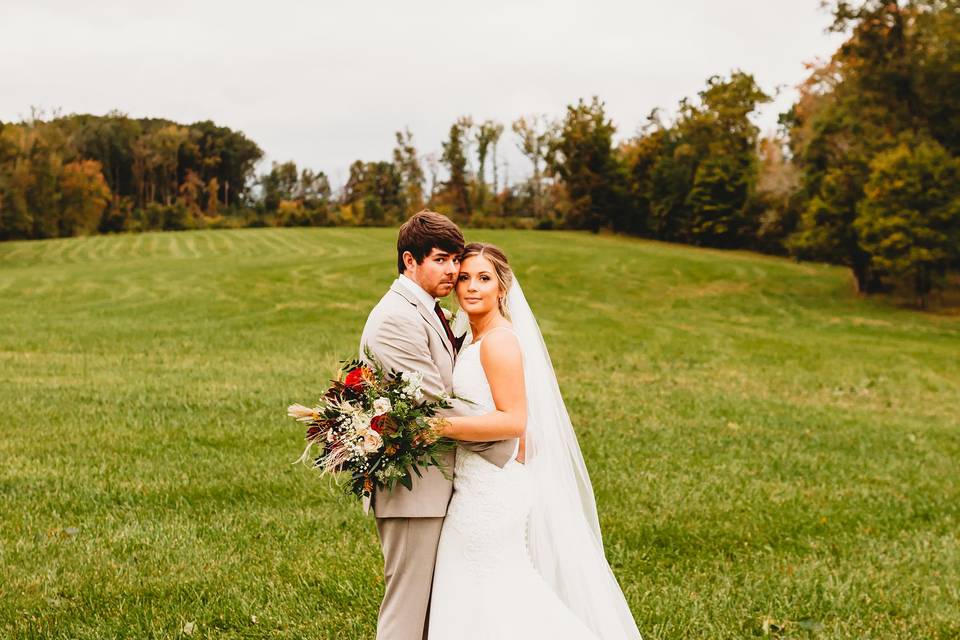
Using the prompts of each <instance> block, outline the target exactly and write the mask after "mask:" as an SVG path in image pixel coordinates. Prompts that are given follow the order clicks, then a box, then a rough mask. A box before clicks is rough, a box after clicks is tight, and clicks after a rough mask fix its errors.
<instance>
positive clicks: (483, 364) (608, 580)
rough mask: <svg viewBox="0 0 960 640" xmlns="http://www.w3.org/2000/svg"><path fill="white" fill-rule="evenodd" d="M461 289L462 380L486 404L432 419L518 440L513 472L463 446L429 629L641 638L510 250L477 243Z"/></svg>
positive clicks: (583, 639)
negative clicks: (467, 331)
mask: <svg viewBox="0 0 960 640" xmlns="http://www.w3.org/2000/svg"><path fill="white" fill-rule="evenodd" d="M456 292H457V297H458V298H459V301H460V306H461V309H462V310H463V311H465V312H466V313H467V314H468V315H469V320H470V327H471V333H472V336H473V339H472V341H471V342H470V343H469V344H468V345H467V346H465V347H464V348H463V349H462V350H461V352H460V354H459V355H458V357H457V362H456V366H455V369H454V372H453V388H454V393H455V394H456V395H457V396H458V397H461V398H467V399H469V400H471V401H472V402H473V403H474V409H475V410H474V412H473V414H472V415H467V416H457V417H452V418H436V419H435V423H434V425H435V427H436V428H437V430H438V431H439V433H440V434H441V435H444V436H447V437H450V438H454V439H456V440H477V441H488V440H497V439H509V438H518V443H517V446H516V448H515V452H516V453H515V458H514V459H513V460H511V461H510V462H508V463H507V465H506V466H505V467H503V468H502V469H500V468H499V467H497V466H495V465H493V464H491V463H489V462H487V461H486V460H484V459H483V458H481V457H480V456H478V455H477V454H475V453H473V452H471V451H468V450H466V449H463V448H460V449H458V451H457V456H456V467H455V469H454V481H453V482H454V493H453V497H452V498H451V501H450V505H449V507H448V509H447V516H446V519H445V520H444V522H443V530H442V532H441V534H440V543H439V548H438V551H437V562H436V567H435V569H434V577H433V587H432V595H431V604H430V623H429V637H430V640H448V639H450V640H453V639H457V640H463V639H471V638H476V639H481V638H482V639H484V640H490V639H498V640H506V639H509V638H518V639H519V638H523V639H531V638H550V639H551V640H553V639H558V640H562V639H569V640H620V639H628V638H629V639H639V638H640V632H639V631H638V630H637V626H636V624H635V623H634V620H633V616H632V614H631V613H630V609H629V608H628V606H627V603H626V600H625V599H624V596H623V593H622V591H621V590H620V587H619V585H618V584H617V581H616V578H615V577H614V575H613V572H612V571H611V570H610V567H609V565H608V564H607V561H606V558H605V557H604V553H603V543H602V541H601V537H600V525H599V521H598V519H597V510H596V503H595V501H594V497H593V489H592V488H591V485H590V479H589V477H588V475H587V470H586V467H585V466H584V462H583V456H582V455H581V453H580V447H579V445H578V444H577V439H576V435H575V434H574V432H573V427H572V426H571V424H570V418H569V416H568V414H567V410H566V407H565V405H564V403H563V398H562V397H561V395H560V389H559V387H558V385H557V380H556V376H555V375H554V372H553V365H552V364H551V362H550V356H549V354H548V353H547V349H546V346H545V345H544V342H543V337H542V336H541V334H540V329H539V328H538V326H537V323H536V320H535V319H534V317H533V313H532V311H531V310H530V307H529V306H528V305H527V302H526V299H525V298H524V296H523V292H522V291H521V289H520V285H519V283H518V282H517V281H516V278H515V277H514V275H513V272H512V270H511V269H510V266H509V264H508V263H507V258H506V256H505V255H504V254H503V252H502V251H500V250H499V249H498V248H497V247H495V246H493V245H489V244H481V243H473V244H469V245H467V246H466V248H465V249H464V253H463V255H462V256H461V262H460V274H459V277H458V281H457V283H456ZM462 315H463V314H462V313H461V316H462Z"/></svg>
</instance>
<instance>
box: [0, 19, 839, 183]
mask: <svg viewBox="0 0 960 640" xmlns="http://www.w3.org/2000/svg"><path fill="white" fill-rule="evenodd" d="M819 4H820V2H819V0H728V1H726V2H717V1H716V0H672V1H668V0H661V1H657V2H653V1H650V0H622V1H619V2H614V1H610V0H590V1H572V0H552V1H550V2H528V1H525V0H485V1H484V2H477V1H474V2H470V3H464V2H456V1H453V0H437V1H433V0H406V1H393V2H388V1H382V2H372V1H356V0H353V1H351V0H338V1H336V2H328V1H325V0H314V1H295V0H269V1H267V2H262V1H261V2H256V3H253V2H245V1H244V0H231V1H229V2H228V1H221V0H208V1H202V0H197V1H194V2H181V1H179V0H174V1H170V0H168V1H165V2H158V1H156V0H153V1H151V2H138V1H134V0H125V1H110V0H90V1H86V2H76V1H75V0H73V1H65V0H2V2H0V120H3V121H8V122H9V121H13V120H19V119H21V118H23V117H24V116H26V115H28V114H29V112H30V107H31V106H37V107H41V108H44V109H46V110H47V111H48V112H49V111H50V110H52V109H55V108H59V109H60V110H61V111H62V112H63V113H64V114H67V113H94V114H104V113H106V112H107V111H109V110H111V109H119V110H121V111H123V112H125V113H127V114H129V115H131V116H133V117H144V116H153V117H165V118H170V119H172V120H176V121H179V122H183V123H189V122H194V121H197V120H206V119H211V120H213V121H215V122H216V123H217V124H220V125H225V126H228V127H230V128H232V129H235V130H240V131H243V132H244V133H245V134H246V135H247V136H249V137H250V138H252V139H253V140H254V141H256V142H257V143H258V144H259V145H260V147H261V148H262V149H263V150H264V151H265V153H266V155H267V159H268V160H287V159H292V160H295V161H296V162H297V163H298V165H300V166H308V167H311V168H313V169H317V170H323V171H325V172H327V174H328V175H330V177H331V179H332V182H334V184H335V185H337V184H341V183H342V182H343V180H344V179H345V176H346V171H347V167H348V166H349V164H350V163H351V162H352V161H353V160H355V159H357V158H362V159H364V160H381V159H388V158H389V157H390V152H391V149H392V148H393V144H394V136H393V133H394V131H396V130H398V129H402V128H404V127H409V128H410V129H411V130H412V132H413V134H414V140H415V143H416V144H417V147H418V150H419V151H420V152H421V153H427V152H431V151H437V152H438V151H439V150H440V143H441V140H443V139H444V137H445V136H446V134H447V132H448V130H449V127H450V124H451V123H452V122H453V121H454V120H455V119H456V118H457V117H458V116H460V115H464V114H469V115H472V116H473V117H474V119H475V120H482V119H486V118H493V119H495V120H499V121H501V122H503V123H505V124H506V125H507V130H508V131H509V123H510V122H511V121H512V120H514V119H516V118H517V117H518V116H520V115H523V114H529V113H545V114H548V115H550V116H559V115H561V114H562V113H563V110H564V108H565V106H566V105H567V104H569V103H571V102H575V101H576V100H577V99H578V98H580V97H585V98H589V97H590V96H591V95H594V94H596V95H598V96H600V98H601V99H603V100H604V101H605V102H606V105H607V110H608V114H609V115H610V116H611V117H612V119H613V121H614V123H615V124H616V125H617V128H618V132H619V134H618V135H619V138H621V139H622V138H624V137H628V136H630V135H631V134H632V133H633V132H635V131H636V129H637V128H638V127H639V126H640V125H641V124H643V122H644V121H645V118H646V115H647V114H648V113H649V112H650V110H651V109H652V108H654V107H657V106H660V107H663V108H665V109H666V110H667V112H668V113H670V114H672V113H674V111H675V107H676V104H677V101H678V100H679V99H680V98H682V97H683V96H695V95H696V93H697V91H699V90H700V89H701V88H702V87H703V86H704V82H705V80H706V78H708V77H709V76H711V75H713V74H724V75H725V74H728V73H729V72H730V71H731V70H733V69H742V70H744V71H747V72H750V73H753V74H754V75H755V77H756V78H757V81H758V82H759V83H760V85H761V87H762V88H763V89H764V90H766V91H767V92H768V93H773V92H774V91H776V90H777V88H778V87H781V88H782V91H781V94H780V96H779V97H778V98H777V100H776V101H775V102H774V103H772V104H771V105H769V106H767V107H765V108H764V110H763V112H762V113H760V114H759V116H758V118H757V120H758V123H759V124H760V125H761V127H762V128H763V129H764V130H768V129H770V130H772V129H773V128H774V127H775V125H776V120H777V114H778V113H779V112H781V111H784V110H786V109H787V108H788V107H789V105H790V103H791V102H792V99H793V97H794V96H795V95H796V94H795V90H794V86H795V85H796V84H797V83H798V82H799V81H801V80H802V79H803V77H804V76H805V71H804V66H803V63H804V62H807V61H812V60H814V59H816V58H818V57H821V58H825V57H828V56H829V55H830V54H831V53H832V52H833V51H834V50H835V49H836V47H837V46H838V45H839V43H840V41H841V39H842V38H841V37H839V36H838V35H836V34H826V33H825V32H824V29H825V27H826V26H827V25H828V24H829V22H830V19H829V16H828V15H827V13H825V12H824V11H823V10H822V9H820V8H819ZM500 146H501V153H500V155H501V156H502V157H503V158H504V159H505V160H506V161H507V163H508V164H509V169H508V170H509V174H510V178H511V179H517V178H519V177H521V176H522V175H525V174H526V173H528V167H527V166H526V161H524V160H523V158H522V157H521V156H519V154H518V153H517V152H516V150H515V148H514V137H513V135H512V134H511V133H505V134H504V140H503V142H501V145H500Z"/></svg>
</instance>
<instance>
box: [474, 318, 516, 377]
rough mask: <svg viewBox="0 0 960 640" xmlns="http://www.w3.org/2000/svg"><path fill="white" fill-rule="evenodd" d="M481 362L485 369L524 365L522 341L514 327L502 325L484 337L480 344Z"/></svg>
mask: <svg viewBox="0 0 960 640" xmlns="http://www.w3.org/2000/svg"><path fill="white" fill-rule="evenodd" d="M480 362H481V363H482V364H483V366H484V368H489V367H495V368H500V367H516V366H520V365H521V364H522V362H521V353H520V341H519V340H518V339H517V335H516V334H515V333H514V332H513V328H512V327H510V326H508V325H502V326H499V327H496V328H494V329H491V330H490V331H488V332H487V335H485V336H483V340H482V341H481V342H480Z"/></svg>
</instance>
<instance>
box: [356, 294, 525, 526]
mask: <svg viewBox="0 0 960 640" xmlns="http://www.w3.org/2000/svg"><path fill="white" fill-rule="evenodd" d="M414 286H416V285H414ZM365 347H369V348H370V350H371V351H372V352H373V355H374V356H376V358H377V359H378V360H379V361H380V362H381V363H382V364H383V365H384V366H385V367H386V368H387V369H388V370H389V369H393V370H395V371H401V372H408V373H413V372H420V373H422V374H423V385H422V389H423V393H424V395H425V396H426V397H427V398H428V399H431V400H436V399H437V398H439V397H441V396H442V395H448V396H449V395H451V394H452V393H453V364H454V361H455V359H456V354H455V352H454V348H453V345H451V344H450V341H449V340H448V339H447V336H446V335H445V332H444V330H443V328H442V325H441V324H440V322H439V319H438V318H437V316H436V313H435V311H434V310H433V309H432V308H429V309H428V308H427V306H426V305H425V304H424V302H423V301H421V300H420V299H418V296H417V295H415V294H413V293H412V292H411V291H410V290H409V289H408V287H406V286H405V285H404V284H401V282H400V280H399V279H398V280H396V281H394V283H393V284H392V285H391V287H390V290H389V291H387V293H386V295H384V296H383V298H382V299H381V300H380V302H379V303H378V304H377V306H376V307H374V308H373V310H372V311H371V312H370V315H369V317H368V318H367V323H366V325H365V326H364V328H363V334H362V336H361V338H360V358H361V359H362V360H366V359H367V358H366V354H365ZM452 404H453V407H452V408H451V409H447V410H443V411H441V412H440V413H441V415H463V414H466V413H470V409H469V407H468V406H467V405H465V404H464V403H461V402H459V401H457V400H453V402H452ZM459 444H460V446H462V447H465V448H467V449H470V450H471V451H475V452H477V453H478V454H479V455H481V456H483V457H484V458H485V459H486V460H488V461H489V462H491V463H493V464H495V465H497V466H498V467H503V466H504V465H505V464H506V463H507V462H508V461H509V460H510V458H511V457H513V453H514V450H515V444H516V440H499V441H495V442H460V443H459ZM454 456H455V454H454V452H450V453H449V454H448V455H447V458H446V459H445V461H444V462H445V463H446V464H447V469H448V473H450V474H452V473H453V465H454ZM452 493H453V483H452V481H451V480H449V479H447V478H445V477H444V476H443V473H442V472H441V471H440V470H439V469H437V468H436V467H430V468H428V469H425V470H423V477H422V478H420V477H417V476H416V474H414V476H413V489H412V490H409V489H407V488H406V487H403V486H401V485H399V484H398V485H397V486H396V488H394V489H393V490H392V491H377V492H376V493H375V495H374V497H373V500H372V503H373V512H374V515H375V516H376V517H377V518H436V517H443V516H445V515H446V513H447V504H448V503H449V502H450V496H451V494H452ZM364 507H365V508H367V507H368V505H367V504H365V505H364Z"/></svg>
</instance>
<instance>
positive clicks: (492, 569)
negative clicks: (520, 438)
mask: <svg viewBox="0 0 960 640" xmlns="http://www.w3.org/2000/svg"><path fill="white" fill-rule="evenodd" d="M505 329H506V328H505ZM506 330H509V329H506ZM482 342H483V338H481V339H480V341H478V342H476V343H471V344H469V345H468V346H466V347H465V348H464V349H463V350H462V351H461V352H460V354H459V356H458V357H457V363H456V367H455V368H454V371H453V390H454V393H455V394H456V395H457V396H459V397H462V398H468V399H470V400H472V401H473V402H475V403H476V405H477V407H476V409H477V410H478V411H480V412H481V413H489V412H491V411H494V410H495V408H496V407H495V405H494V402H493V397H492V395H491V392H490V386H489V384H488V383H487V377H486V374H485V373H484V370H483V366H482V365H481V363H480V344H481V343H482ZM456 460H457V461H456V467H455V469H454V479H453V486H454V492H453V497H452V498H451V500H450V506H449V508H448V509H447V516H446V519H445V520H444V523H443V531H442V533H441V534H440V544H439V547H438V550H437V564H436V569H435V571H434V578H433V593H432V597H431V604H430V623H429V629H430V631H429V638H430V640H469V639H472V638H476V639H478V640H479V639H483V640H509V639H510V638H517V639H520V638H523V639H524V640H531V639H536V638H544V639H547V638H549V639H551V640H565V639H566V640H597V636H596V635H595V634H594V633H593V632H591V631H590V630H589V629H588V628H587V627H586V626H585V625H584V624H583V622H581V621H580V620H579V619H578V618H577V617H576V616H575V615H574V613H573V612H572V611H571V610H570V609H569V608H568V607H567V606H566V605H565V604H564V603H563V602H562V601H561V600H560V598H559V597H558V596H557V594H556V593H555V592H554V591H553V589H552V588H551V587H550V585H549V584H547V582H546V581H545V580H544V579H543V577H541V575H540V573H538V572H537V570H536V569H535V567H534V565H533V563H532V561H531V558H530V554H529V553H528V549H527V524H528V516H529V514H530V509H531V506H532V500H533V491H532V487H531V483H530V477H529V476H528V473H529V471H528V469H527V468H525V466H524V465H523V464H521V463H520V462H517V461H516V460H515V459H514V460H511V461H510V462H508V463H507V465H506V466H505V467H504V468H503V469H501V468H499V467H497V466H496V465H493V464H491V463H489V462H487V461H486V460H484V459H483V458H481V457H480V456H479V455H477V454H475V453H473V452H471V451H467V450H466V449H462V448H461V449H458V450H457V458H456Z"/></svg>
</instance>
